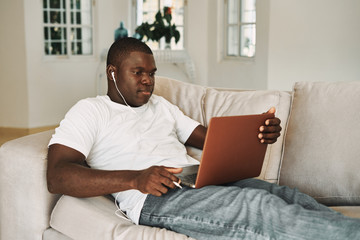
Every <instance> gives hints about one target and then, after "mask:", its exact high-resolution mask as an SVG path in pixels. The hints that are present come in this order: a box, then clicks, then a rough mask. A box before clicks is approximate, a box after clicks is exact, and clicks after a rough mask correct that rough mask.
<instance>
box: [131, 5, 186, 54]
mask: <svg viewBox="0 0 360 240" xmlns="http://www.w3.org/2000/svg"><path fill="white" fill-rule="evenodd" d="M163 11H164V13H163V14H162V13H161V11H160V10H159V11H158V12H157V13H156V15H155V21H154V22H153V23H152V24H149V23H148V22H144V23H142V24H141V25H140V26H138V27H137V28H136V30H135V32H136V33H138V34H139V35H140V40H142V39H143V38H144V37H145V36H146V38H147V40H146V41H149V40H152V41H156V42H159V41H160V39H161V38H163V37H165V43H166V46H165V48H170V42H171V39H172V38H175V43H177V42H178V41H179V40H180V32H179V31H178V30H177V29H176V26H175V24H171V20H172V15H171V8H169V7H164V9H163Z"/></svg>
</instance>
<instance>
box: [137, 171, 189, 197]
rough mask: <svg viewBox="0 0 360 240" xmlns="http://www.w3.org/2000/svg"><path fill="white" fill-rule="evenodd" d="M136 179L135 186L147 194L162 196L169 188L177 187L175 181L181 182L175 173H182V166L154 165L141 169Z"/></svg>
mask: <svg viewBox="0 0 360 240" xmlns="http://www.w3.org/2000/svg"><path fill="white" fill-rule="evenodd" d="M139 172H140V173H139V175H138V176H137V177H136V179H135V188H136V189H138V190H139V191H140V192H142V193H145V194H152V195H154V196H158V197H160V196H161V195H163V194H165V193H167V191H168V190H169V188H175V187H176V186H175V184H174V182H179V178H177V177H176V176H175V175H174V174H177V173H181V172H182V168H170V167H163V166H153V167H150V168H147V169H145V170H142V171H139Z"/></svg>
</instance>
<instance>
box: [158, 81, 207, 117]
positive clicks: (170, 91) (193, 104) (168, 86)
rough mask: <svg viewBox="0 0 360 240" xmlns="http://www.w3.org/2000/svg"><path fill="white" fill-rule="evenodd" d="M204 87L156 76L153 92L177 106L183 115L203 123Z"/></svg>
mask: <svg viewBox="0 0 360 240" xmlns="http://www.w3.org/2000/svg"><path fill="white" fill-rule="evenodd" d="M205 90H206V88H205V87H202V86H199V85H194V84H191V83H185V82H181V81H178V80H174V79H171V78H167V77H158V76H157V77H156V79H155V90H154V94H156V95H159V96H162V97H164V98H165V99H166V100H168V101H169V102H171V103H172V104H175V105H176V106H178V107H179V108H180V109H181V110H182V111H183V112H184V113H185V115H187V116H189V117H191V118H192V119H194V120H196V121H198V122H200V123H201V124H204V123H205V121H204V116H203V115H204V114H203V110H202V105H203V99H204V96H205Z"/></svg>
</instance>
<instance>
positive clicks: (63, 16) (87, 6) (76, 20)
mask: <svg viewBox="0 0 360 240" xmlns="http://www.w3.org/2000/svg"><path fill="white" fill-rule="evenodd" d="M92 12H93V10H92V0H43V18H44V47H45V49H44V51H45V55H68V56H69V55H92V53H93V41H92V39H93V21H92V15H93V14H92Z"/></svg>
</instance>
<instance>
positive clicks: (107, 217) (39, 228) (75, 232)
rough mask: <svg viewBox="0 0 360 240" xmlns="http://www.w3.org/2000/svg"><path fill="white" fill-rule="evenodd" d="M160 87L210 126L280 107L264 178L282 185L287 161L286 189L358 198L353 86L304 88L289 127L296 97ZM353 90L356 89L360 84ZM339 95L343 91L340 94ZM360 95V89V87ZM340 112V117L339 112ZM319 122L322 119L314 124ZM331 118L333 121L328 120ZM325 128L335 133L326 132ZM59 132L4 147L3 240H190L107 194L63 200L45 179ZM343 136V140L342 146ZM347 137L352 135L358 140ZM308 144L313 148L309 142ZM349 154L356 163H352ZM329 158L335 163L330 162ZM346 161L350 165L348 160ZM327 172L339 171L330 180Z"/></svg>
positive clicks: (0, 156) (348, 211)
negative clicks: (121, 210) (131, 213)
mask: <svg viewBox="0 0 360 240" xmlns="http://www.w3.org/2000/svg"><path fill="white" fill-rule="evenodd" d="M156 82H157V84H156V89H155V93H156V94H158V95H162V96H164V97H165V98H166V99H168V100H169V101H170V102H172V103H174V104H176V105H178V106H179V107H180V109H182V110H183V111H184V112H185V113H186V114H187V115H189V116H190V117H193V118H195V119H196V120H198V121H200V122H201V123H203V124H205V125H206V124H207V122H208V121H209V119H210V117H211V116H220V115H233V114H253V113H259V112H260V113H261V112H265V111H267V109H268V108H270V107H271V106H275V107H276V108H277V113H276V115H277V116H278V117H279V118H280V119H281V120H282V122H283V124H282V127H283V129H284V130H283V132H282V137H281V138H279V141H278V142H277V143H276V144H274V145H272V146H270V147H269V148H268V152H267V155H266V160H265V162H264V165H263V171H262V173H261V176H260V178H262V179H265V180H267V181H271V182H277V179H278V175H279V174H278V173H279V169H280V164H279V163H280V162H282V167H281V174H280V181H281V183H282V184H291V185H292V186H293V187H299V188H304V183H306V184H305V185H306V188H305V190H308V189H310V190H311V191H309V193H310V194H311V195H313V196H315V197H316V196H328V195H326V194H328V193H329V192H332V191H334V192H335V193H337V194H342V193H344V192H342V191H343V190H342V189H341V188H340V187H339V186H344V188H346V190H344V191H345V193H349V192H351V196H359V177H358V175H356V174H354V172H358V171H357V170H358V168H359V167H358V166H359V164H358V162H359V159H360V158H359V155H356V154H358V153H357V150H358V149H359V147H358V146H359V145H358V144H359V142H360V141H358V140H357V141H356V142H355V140H356V139H358V136H360V130H359V129H360V128H358V127H357V126H359V123H356V121H355V120H357V122H360V121H359V120H360V118H359V112H360V111H359V104H360V102H359V100H358V99H359V97H358V96H357V94H350V90H349V86H348V84H351V83H343V84H336V83H334V84H330V83H316V84H315V83H314V84H304V83H301V84H297V85H296V88H295V92H294V98H293V101H292V106H293V107H292V110H291V118H290V119H289V122H288V124H287V119H288V116H289V112H290V109H291V105H290V103H291V94H289V93H288V92H284V91H240V90H230V89H213V88H206V87H202V86H197V85H192V84H188V83H183V82H179V81H175V80H171V79H167V78H161V77H158V78H157V79H156ZM355 85H356V84H355ZM357 86H358V85H356V87H357ZM351 88H354V89H355V86H354V85H353V86H352V87H351ZM326 89H327V90H326ZM315 90H316V91H315ZM330 90H331V91H330ZM335 90H337V92H334V91H335ZM355 90H356V91H357V92H359V90H358V88H356V89H355ZM344 92H345V93H346V94H345V95H346V97H347V99H346V100H344V99H343V98H344V97H341V99H342V100H341V101H339V100H336V98H335V96H338V97H339V96H342V94H343V93H344ZM325 93H328V94H325ZM329 94H330V95H333V98H329ZM310 96H311V97H310ZM322 98H327V99H326V100H325V99H322ZM306 99H307V100H306ZM298 101H299V102H298ZM340 102H342V103H344V104H345V105H341V107H342V109H341V111H340V110H339V111H336V112H331V111H329V112H327V111H326V109H328V108H325V106H329V105H330V106H332V107H338V104H340ZM322 106H324V107H322ZM312 108H314V109H312ZM331 109H332V108H331ZM356 109H357V110H356ZM354 112H355V113H354ZM320 113H321V114H320ZM337 113H339V114H338V115H336V114H337ZM307 114H309V116H307ZM299 116H301V117H299ZM310 117H311V118H310ZM313 118H315V120H316V121H313V120H311V119H313ZM329 118H334V119H332V120H331V121H329ZM306 121H310V122H306ZM327 121H329V122H327ZM323 124H324V125H323ZM351 124H353V125H354V124H355V125H354V126H352V125H351ZM356 124H357V125H356ZM287 125H289V130H288V131H287V129H286V127H287ZM304 125H305V126H307V128H305V129H304V130H306V134H305V133H304V134H302V129H303V128H302V127H304ZM324 127H325V129H329V131H328V132H326V131H325V133H324V131H320V130H321V129H323V128H324ZM312 131H314V132H315V133H317V134H328V135H327V136H328V138H327V141H328V142H327V143H326V144H323V143H321V144H323V145H321V147H320V148H319V147H317V146H313V145H314V143H316V142H315V141H316V138H313V137H314V136H313V137H309V136H310V135H311V134H312ZM52 133H53V131H47V132H43V133H40V134H35V135H30V136H27V137H23V138H20V139H16V140H13V141H10V142H8V143H6V144H4V145H3V146H2V147H1V148H0V216H1V219H0V239H1V240H3V239H4V240H5V239H6V240H7V239H22V240H26V239H29V240H33V239H38V240H40V239H44V240H50V239H51V240H69V239H87V240H89V239H90V240H91V239H175V240H177V239H189V238H187V237H186V236H184V235H182V234H177V233H174V232H171V231H168V230H165V229H159V228H151V227H145V226H137V225H134V224H132V223H130V222H128V221H126V220H124V219H121V218H119V217H117V216H116V215H115V211H116V208H115V205H114V203H113V201H111V200H109V199H108V198H106V197H104V196H101V197H94V198H84V199H80V198H73V197H69V196H62V197H61V198H60V196H59V195H53V194H50V193H48V191H47V187H46V178H45V174H46V154H47V147H46V146H47V143H48V142H49V140H50V137H51V135H52ZM315 133H314V134H315ZM301 134H302V135H301ZM300 135H301V136H300ZM337 136H342V138H340V139H341V142H340V140H339V138H337ZM345 136H350V137H351V141H349V140H348V139H347V138H346V137H345ZM315 137H316V136H315ZM323 137H324V136H323ZM283 138H284V139H285V140H284V141H285V143H286V144H285V153H284V154H283V155H282V153H283V152H284V149H283V148H284V145H283V142H282V141H283ZM297 138H298V139H297ZM320 140H321V139H320ZM308 141H310V142H311V144H308ZM326 145H327V146H328V147H327V146H326ZM287 148H289V149H287ZM330 148H331V151H332V153H333V155H336V158H333V156H332V155H331V154H330V155H331V156H329V154H328V151H329V150H330ZM188 151H189V153H190V154H192V155H193V156H195V157H196V158H197V159H199V158H200V156H201V151H199V150H195V149H192V148H189V149H188ZM312 152H313V154H312V156H311V157H307V155H306V153H308V154H309V155H310V154H311V153H312ZM298 154H300V155H302V156H303V159H305V162H304V165H303V164H302V162H301V159H300V157H297V155H298ZM349 155H352V156H357V158H356V159H355V158H349V157H348V156H349ZM281 156H283V158H281ZM324 156H326V158H329V159H331V161H327V162H324V159H326V158H324ZM344 157H346V160H344V161H342V159H343V158H344ZM334 159H340V160H338V161H335V160H334ZM339 161H340V162H339ZM324 168H325V170H334V169H335V170H336V171H333V172H332V173H331V175H326V174H324V172H325V170H324ZM310 173H311V174H310ZM305 178H309V179H310V178H311V179H312V180H309V179H305ZM329 185H331V186H329ZM339 189H340V190H339ZM320 194H322V195H320ZM59 198H60V199H59ZM58 199H59V200H58ZM55 203H56V207H54V206H55ZM331 204H332V205H341V204H343V206H336V207H334V209H335V210H336V211H340V212H343V213H344V214H345V215H348V216H352V217H358V218H360V207H358V206H350V205H353V204H354V202H346V204H345V203H344V202H343V201H341V202H337V199H336V198H333V199H332V200H331ZM356 204H358V203H356ZM50 215H51V220H50Z"/></svg>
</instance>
